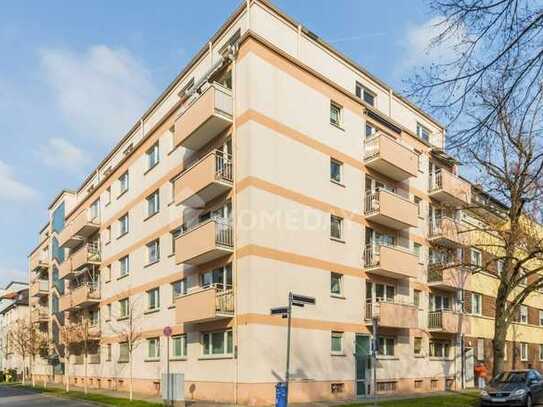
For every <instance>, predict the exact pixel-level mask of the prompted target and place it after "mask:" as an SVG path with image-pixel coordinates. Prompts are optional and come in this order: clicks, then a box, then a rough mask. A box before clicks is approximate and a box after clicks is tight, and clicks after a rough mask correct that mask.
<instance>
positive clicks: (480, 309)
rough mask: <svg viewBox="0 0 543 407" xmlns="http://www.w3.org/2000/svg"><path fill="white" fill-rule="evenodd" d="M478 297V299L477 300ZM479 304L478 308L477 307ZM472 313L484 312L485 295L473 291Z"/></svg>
mask: <svg viewBox="0 0 543 407" xmlns="http://www.w3.org/2000/svg"><path fill="white" fill-rule="evenodd" d="M476 298H477V300H475V299H476ZM475 304H477V305H478V306H477V309H476V307H475ZM471 313H472V315H482V313H483V296H482V295H481V294H479V293H471Z"/></svg>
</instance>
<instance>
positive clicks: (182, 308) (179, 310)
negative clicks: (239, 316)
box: [175, 286, 234, 324]
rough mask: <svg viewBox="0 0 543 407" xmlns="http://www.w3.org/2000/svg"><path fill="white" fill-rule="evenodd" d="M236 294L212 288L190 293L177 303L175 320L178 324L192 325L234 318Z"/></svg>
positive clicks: (228, 290) (229, 290)
mask: <svg viewBox="0 0 543 407" xmlns="http://www.w3.org/2000/svg"><path fill="white" fill-rule="evenodd" d="M233 316H234V292H233V291H232V289H226V290H223V289H222V288H221V287H217V286H211V287H206V288H200V289H199V290H197V291H194V292H189V293H188V294H186V295H183V296H181V297H179V298H178V299H177V300H176V301H175V318H176V323H178V324H190V323H200V322H208V321H215V320H219V319H225V318H232V317H233Z"/></svg>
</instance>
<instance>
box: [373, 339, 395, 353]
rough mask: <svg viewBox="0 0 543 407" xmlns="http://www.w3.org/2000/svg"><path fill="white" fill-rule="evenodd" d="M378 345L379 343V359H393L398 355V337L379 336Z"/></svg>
mask: <svg viewBox="0 0 543 407" xmlns="http://www.w3.org/2000/svg"><path fill="white" fill-rule="evenodd" d="M381 341H382V343H381ZM377 343H378V346H377V356H378V357H380V358H383V357H385V358H392V357H394V356H395V355H396V337H394V336H389V335H379V336H378V337H377ZM390 348H392V349H390ZM390 350H392V352H391V353H390Z"/></svg>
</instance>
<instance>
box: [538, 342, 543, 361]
mask: <svg viewBox="0 0 543 407" xmlns="http://www.w3.org/2000/svg"><path fill="white" fill-rule="evenodd" d="M539 361H540V362H541V361H543V343H540V344H539Z"/></svg>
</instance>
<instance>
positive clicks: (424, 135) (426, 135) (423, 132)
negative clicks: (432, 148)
mask: <svg viewBox="0 0 543 407" xmlns="http://www.w3.org/2000/svg"><path fill="white" fill-rule="evenodd" d="M430 135H431V132H430V130H428V128H426V127H424V126H423V125H422V124H420V123H417V136H418V138H420V139H422V140H424V141H426V142H430Z"/></svg>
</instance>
